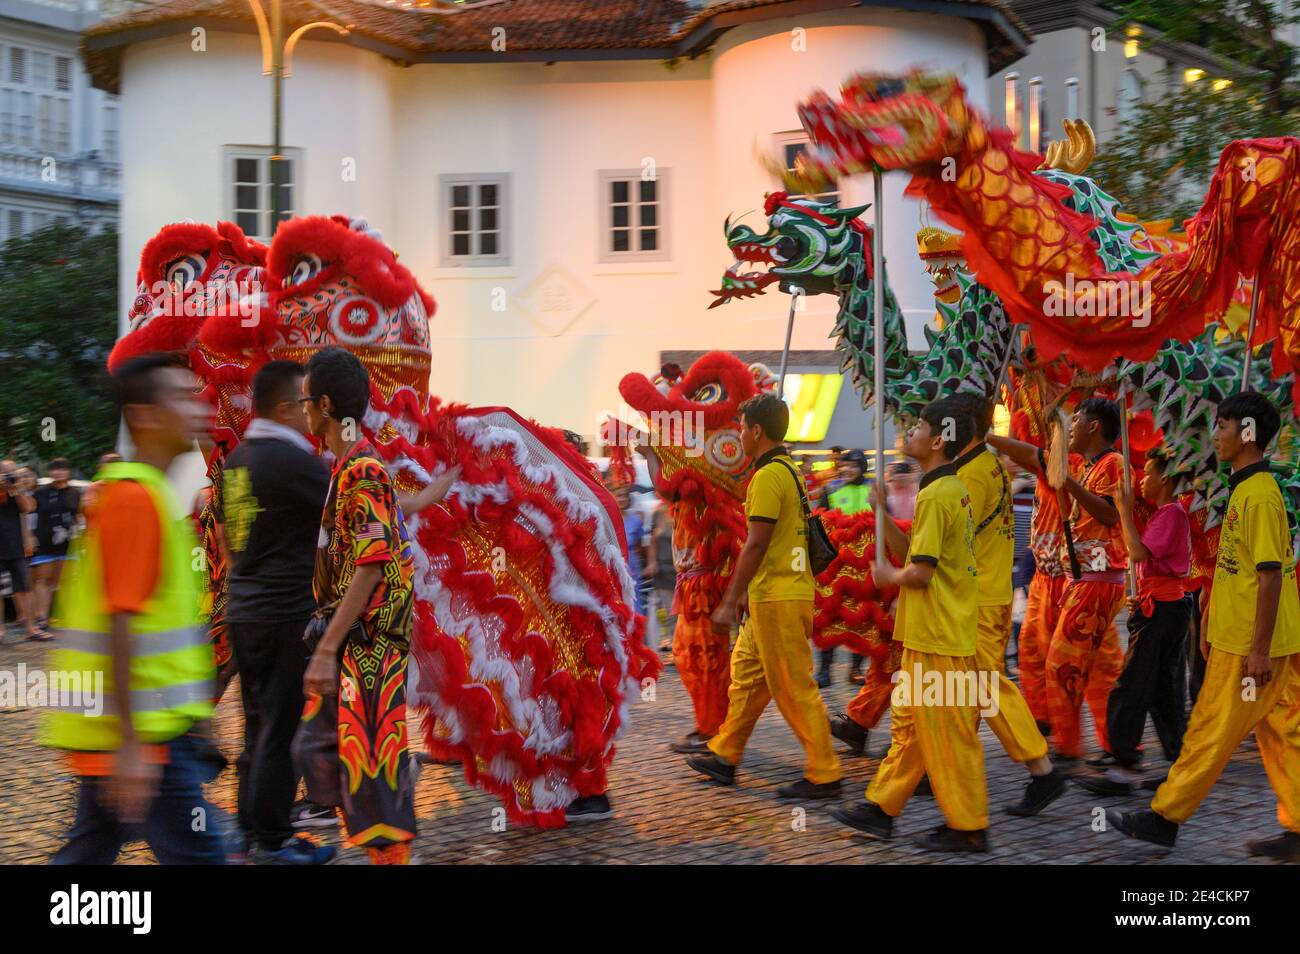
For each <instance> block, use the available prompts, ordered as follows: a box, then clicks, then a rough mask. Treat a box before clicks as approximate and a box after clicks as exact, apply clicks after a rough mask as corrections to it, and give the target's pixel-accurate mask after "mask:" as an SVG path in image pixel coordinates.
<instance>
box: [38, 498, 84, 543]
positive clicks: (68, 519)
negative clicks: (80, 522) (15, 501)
mask: <svg viewBox="0 0 1300 954" xmlns="http://www.w3.org/2000/svg"><path fill="white" fill-rule="evenodd" d="M32 496H33V497H34V498H35V499H36V555H37V556H67V554H68V541H69V540H71V539H72V533H73V531H74V530H75V529H76V526H77V510H78V509H79V508H80V507H81V491H79V490H78V489H77V488H76V487H64V488H63V489H62V490H60V489H59V488H58V487H55V486H54V485H53V484H46V485H45V486H44V487H38V488H37V489H36V492H35V493H34V494H33V495H32Z"/></svg>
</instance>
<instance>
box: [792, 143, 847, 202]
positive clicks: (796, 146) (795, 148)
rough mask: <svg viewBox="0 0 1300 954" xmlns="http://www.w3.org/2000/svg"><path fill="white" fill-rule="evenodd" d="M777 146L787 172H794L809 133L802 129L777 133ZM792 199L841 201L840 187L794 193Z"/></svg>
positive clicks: (806, 146)
mask: <svg viewBox="0 0 1300 954" xmlns="http://www.w3.org/2000/svg"><path fill="white" fill-rule="evenodd" d="M776 148H777V150H778V152H779V153H780V156H781V162H782V163H784V164H785V169H786V171H787V172H794V164H795V162H796V160H798V158H799V156H800V155H802V153H803V151H804V150H805V149H807V148H808V135H807V134H806V133H804V132H802V131H794V132H782V133H777V134H776ZM790 198H792V199H817V200H818V201H820V202H835V203H838V202H839V201H840V193H839V190H838V189H828V190H827V191H825V192H817V193H803V192H801V193H798V194H796V195H792V196H791V197H790Z"/></svg>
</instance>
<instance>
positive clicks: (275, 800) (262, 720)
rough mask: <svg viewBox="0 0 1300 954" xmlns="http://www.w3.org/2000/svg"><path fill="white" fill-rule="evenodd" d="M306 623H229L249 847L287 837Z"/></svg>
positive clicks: (242, 816) (243, 822)
mask: <svg viewBox="0 0 1300 954" xmlns="http://www.w3.org/2000/svg"><path fill="white" fill-rule="evenodd" d="M310 618H311V617H310V616H309V615H307V616H303V617H301V618H299V619H293V620H280V621H276V622H269V623H263V622H256V623H254V622H232V623H230V638H231V640H232V642H233V644H234V650H235V658H236V659H237V660H239V688H240V696H241V698H242V701H243V704H244V751H243V752H242V753H241V754H240V756H239V760H238V763H237V764H238V768H239V827H240V828H242V829H243V830H244V831H245V832H247V833H248V836H249V841H250V843H252V842H256V843H258V844H260V845H261V846H262V847H264V848H268V849H275V848H279V847H280V846H281V845H282V844H283V843H284V840H285V839H286V838H288V837H290V836H291V835H292V834H293V823H292V820H291V819H290V811H291V809H292V808H293V797H294V794H295V792H296V791H297V789H298V775H297V773H296V772H295V771H294V768H293V760H292V758H291V757H290V755H289V747H290V745H291V744H292V743H293V735H294V732H296V731H297V729H298V720H299V719H300V718H301V717H302V708H303V701H304V697H303V694H302V677H303V674H304V673H305V672H306V671H307V656H308V654H307V646H306V644H305V643H304V642H303V640H302V633H303V630H304V629H306V627H307V621H308V620H309V619H310Z"/></svg>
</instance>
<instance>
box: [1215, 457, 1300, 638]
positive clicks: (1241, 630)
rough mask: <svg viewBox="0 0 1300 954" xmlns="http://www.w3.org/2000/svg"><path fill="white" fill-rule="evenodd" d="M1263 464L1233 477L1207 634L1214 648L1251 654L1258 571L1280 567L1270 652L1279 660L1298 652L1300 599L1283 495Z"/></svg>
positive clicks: (1257, 590) (1265, 464)
mask: <svg viewBox="0 0 1300 954" xmlns="http://www.w3.org/2000/svg"><path fill="white" fill-rule="evenodd" d="M1261 463H1263V466H1259V465H1254V466H1252V467H1248V468H1246V469H1244V470H1241V471H1238V473H1237V474H1234V475H1233V479H1232V482H1233V488H1232V494H1231V496H1229V498H1228V511H1227V513H1225V514H1224V516H1223V529H1222V530H1221V532H1220V534H1219V557H1218V560H1217V561H1216V562H1215V564H1214V587H1213V589H1212V590H1211V592H1210V620H1209V626H1208V629H1207V634H1208V637H1209V641H1210V645H1211V646H1213V647H1214V648H1215V649H1221V650H1223V651H1224V652H1227V653H1232V654H1233V655H1236V656H1246V655H1248V654H1249V653H1250V644H1251V642H1252V641H1253V640H1254V637H1255V599H1256V595H1257V594H1258V593H1259V572H1258V571H1259V570H1261V569H1280V570H1281V571H1282V595H1281V598H1280V599H1279V600H1278V606H1277V623H1276V625H1275V626H1274V627H1273V642H1272V644H1271V646H1270V648H1269V653H1268V654H1269V656H1272V657H1275V658H1276V657H1278V656H1289V655H1291V654H1292V653H1295V652H1300V596H1298V595H1297V593H1296V568H1295V564H1296V557H1295V550H1294V549H1293V548H1292V544H1291V534H1290V531H1289V529H1288V528H1287V522H1286V508H1285V506H1284V505H1283V503H1282V491H1281V490H1280V489H1278V486H1277V481H1275V480H1274V479H1273V477H1272V475H1270V474H1269V473H1268V465H1267V463H1266V462H1261ZM1256 467H1258V469H1256ZM1247 471H1249V473H1247Z"/></svg>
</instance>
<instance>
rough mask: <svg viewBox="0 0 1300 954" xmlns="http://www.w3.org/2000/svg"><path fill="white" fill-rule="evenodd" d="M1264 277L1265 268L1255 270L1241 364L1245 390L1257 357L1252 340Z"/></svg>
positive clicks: (1247, 387) (1248, 385)
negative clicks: (1251, 366) (1243, 360)
mask: <svg viewBox="0 0 1300 954" xmlns="http://www.w3.org/2000/svg"><path fill="white" fill-rule="evenodd" d="M1263 277H1264V269H1263V268H1260V269H1258V270H1257V271H1256V272H1255V287H1254V288H1253V289H1251V292H1250V321H1249V322H1248V323H1247V325H1246V361H1245V363H1244V364H1242V366H1241V390H1243V391H1246V390H1248V389H1249V388H1250V365H1251V361H1252V360H1254V357H1255V352H1254V350H1253V349H1252V347H1251V344H1250V342H1251V340H1252V339H1253V338H1254V337H1255V322H1256V319H1257V316H1258V315H1259V299H1260V297H1261V289H1262V288H1263V285H1264V282H1263V281H1262V279H1263Z"/></svg>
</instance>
